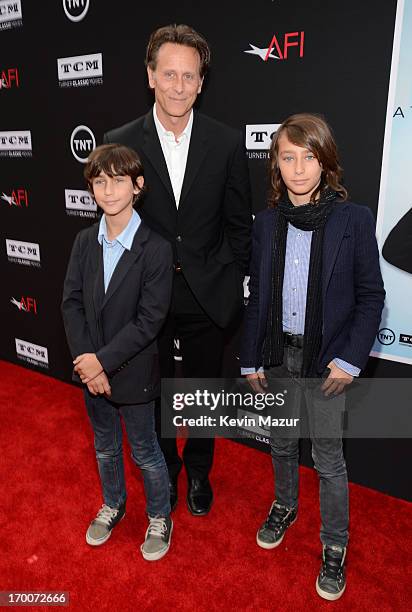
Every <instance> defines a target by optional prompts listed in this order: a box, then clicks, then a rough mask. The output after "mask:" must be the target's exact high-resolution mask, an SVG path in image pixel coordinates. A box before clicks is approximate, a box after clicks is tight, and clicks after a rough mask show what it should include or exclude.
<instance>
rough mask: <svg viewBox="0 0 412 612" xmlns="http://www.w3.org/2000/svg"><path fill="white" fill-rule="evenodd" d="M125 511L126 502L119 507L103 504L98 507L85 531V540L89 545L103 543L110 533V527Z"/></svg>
mask: <svg viewBox="0 0 412 612" xmlns="http://www.w3.org/2000/svg"><path fill="white" fill-rule="evenodd" d="M125 512H126V504H122V505H121V506H120V508H110V506H106V504H103V506H102V507H101V508H100V510H99V512H98V513H97V516H96V518H95V519H93V520H92V522H91V523H90V525H89V528H88V530H87V533H86V542H87V543H88V544H90V546H100V545H101V544H104V543H105V542H106V541H107V540H108V539H109V538H110V536H111V535H112V529H113V527H115V526H116V525H117V523H118V522H119V521H121V520H122V518H123V517H124V515H125Z"/></svg>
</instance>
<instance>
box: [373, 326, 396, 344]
mask: <svg viewBox="0 0 412 612" xmlns="http://www.w3.org/2000/svg"><path fill="white" fill-rule="evenodd" d="M377 338H378V342H380V343H381V344H385V345H386V346H389V345H390V344H393V343H394V342H395V334H394V333H393V331H392V330H391V329H389V328H388V327H382V329H380V330H379V331H378V335H377Z"/></svg>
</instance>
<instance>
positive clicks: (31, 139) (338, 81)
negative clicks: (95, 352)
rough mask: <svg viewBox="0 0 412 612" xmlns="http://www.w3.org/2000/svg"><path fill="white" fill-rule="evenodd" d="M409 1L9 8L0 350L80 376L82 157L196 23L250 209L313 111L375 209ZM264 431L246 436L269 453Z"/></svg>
mask: <svg viewBox="0 0 412 612" xmlns="http://www.w3.org/2000/svg"><path fill="white" fill-rule="evenodd" d="M408 3H409V4H410V2H409V0H406V4H408ZM398 4H399V6H397V2H396V0H386V2H383V3H380V4H379V9H378V10H377V6H376V2H375V0H364V1H363V2H359V0H346V1H345V2H344V3H342V2H338V1H332V2H331V1H326V0H313V1H312V2H304V1H303V0H295V1H294V2H290V1H286V0H255V2H253V3H252V2H236V1H233V0H228V1H226V2H219V3H217V2H209V3H200V4H199V3H193V2H189V1H186V0H185V1H179V2H175V3H171V2H169V1H165V0H158V2H157V3H156V4H155V5H153V6H151V5H150V4H148V5H144V4H141V3H136V2H133V1H132V0H117V2H112V1H109V0H107V1H105V0H99V1H98V0H54V1H53V2H52V1H49V2H42V3H38V2H33V0H0V50H1V52H0V224H1V225H0V227H1V230H0V231H1V243H0V266H1V267H0V272H1V277H2V279H3V281H2V282H3V285H2V286H3V289H2V292H1V304H0V308H1V315H2V324H1V352H0V357H1V358H3V359H6V360H8V361H11V362H14V363H18V364H20V365H23V366H26V367H29V368H34V369H36V370H38V371H41V372H44V373H45V374H48V375H50V376H54V377H57V378H59V379H62V380H65V381H69V380H70V379H71V357H70V354H69V352H68V349H67V346H66V341H65V336H64V330H63V325H62V321H61V315H60V301H61V293H62V283H63V278H64V274H65V269H66V264H67V260H68V257H69V253H70V249H71V245H72V242H73V239H74V236H75V234H76V233H77V232H78V231H79V230H80V229H82V228H83V227H86V226H87V225H89V224H91V223H94V222H96V220H97V219H98V211H97V208H96V204H95V203H94V201H93V199H92V198H91V196H90V195H89V193H88V192H87V191H86V187H85V184H84V180H83V176H82V173H83V168H84V163H85V161H86V159H87V156H88V154H89V153H90V151H91V150H92V149H93V148H94V147H95V146H96V145H98V144H100V143H101V142H102V137H103V133H104V132H105V131H107V130H108V129H111V128H113V127H116V126H118V125H121V124H123V123H126V122H127V121H131V120H132V119H134V118H136V117H138V116H140V115H142V114H143V113H145V112H147V110H148V109H149V108H150V106H151V105H152V104H153V98H152V94H151V92H150V90H149V88H148V84H147V78H146V70H145V67H144V56H145V48H146V44H147V41H148V37H149V35H150V33H151V31H152V30H154V29H155V28H157V27H159V26H161V25H165V24H168V23H187V24H190V25H192V26H193V27H194V28H196V29H197V30H198V31H200V32H201V33H202V34H203V35H204V36H205V37H206V38H207V40H208V42H209V44H210V46H211V50H212V64H211V69H210V71H209V74H208V75H207V77H206V81H205V86H204V87H203V91H202V94H201V96H200V97H199V99H198V102H197V107H198V108H199V109H200V110H201V111H202V112H204V113H206V114H209V115H211V116H212V117H215V118H216V119H218V120H220V121H223V122H225V123H227V124H229V125H231V126H233V127H236V128H238V129H239V130H241V131H242V132H243V134H244V138H245V145H246V154H247V157H248V160H249V167H250V173H251V179H252V190H253V207H254V212H257V211H259V210H261V209H262V208H264V207H265V206H266V192H267V179H266V174H267V159H268V150H269V146H270V139H271V136H272V134H273V132H274V131H275V130H276V128H277V126H278V125H279V124H280V123H281V122H282V121H283V119H285V118H286V117H287V116H288V115H290V114H292V113H295V112H302V111H308V112H316V113H321V114H323V115H324V116H325V117H326V119H327V120H328V121H329V123H330V124H331V125H332V127H333V130H334V133H335V136H336V140H337V142H338V144H339V148H340V152H341V161H342V165H343V167H344V169H345V184H346V186H347V188H348V190H349V192H350V196H351V199H352V200H354V201H357V202H359V203H363V204H365V205H367V206H369V207H370V208H371V209H372V211H373V212H374V214H376V213H377V210H378V200H379V191H380V180H381V165H382V154H383V145H384V137H385V125H386V127H387V129H388V121H387V112H388V117H390V119H391V120H392V116H393V115H394V114H395V110H396V107H395V101H392V104H393V109H389V108H388V107H387V104H388V92H389V84H390V77H391V63H392V51H393V43H394V32H395V24H396V22H397V13H398V22H399V19H400V9H402V15H403V8H404V2H403V0H400V2H399V3H398ZM402 15H401V17H402ZM398 29H399V28H398ZM398 34H399V32H398ZM392 72H393V66H392ZM409 95H410V92H409ZM410 105H411V101H410V98H409V101H406V102H405V103H404V105H403V119H402V121H404V122H405V123H406V121H407V120H408V119H409V121H410V118H409V117H407V116H406V115H407V113H410ZM399 118H400V111H399V110H398V111H397V114H396V119H399ZM402 125H404V124H402ZM409 125H410V123H409ZM409 195H410V194H409ZM403 205H404V208H405V209H408V208H410V207H411V202H410V199H409V204H408V205H407V201H404V202H403ZM405 212H406V210H405ZM393 216H394V217H400V216H401V215H393ZM409 276H410V275H409ZM409 282H410V281H409ZM245 299H247V290H245ZM388 327H389V325H388ZM392 327H393V325H392ZM402 331H403V332H404V333H405V334H407V333H408V331H409V332H411V331H412V329H411V328H410V329H409V330H406V329H405V330H402ZM385 334H386V332H385V330H384V331H383V332H382V336H381V339H383V343H385V342H387V339H385ZM394 342H397V340H396V339H395V341H394ZM377 343H378V345H379V338H378V340H377ZM176 345H177V354H176V358H177V359H179V354H178V339H177V342H176ZM237 345H238V334H236V333H235V334H234V335H233V336H232V337H231V338H230V339H229V341H228V346H227V351H226V357H225V370H226V371H225V375H227V376H233V375H235V376H236V375H237V372H238V369H237ZM378 349H379V346H378V347H376V350H375V353H378V352H379V350H378ZM383 352H384V353H385V354H386V353H387V351H383ZM411 354H412V348H411ZM372 361H373V362H376V361H377V360H376V359H374V360H372ZM404 361H405V360H404ZM391 365H392V366H393V367H396V366H398V365H399V364H391ZM400 367H401V366H400ZM403 367H406V366H403ZM263 434H264V432H263ZM263 434H262V436H256V435H255V434H253V435H251V436H250V437H251V438H252V441H253V442H255V443H256V444H258V446H262V447H264V446H266V445H265V440H264V438H265V436H264V435H263ZM262 440H263V441H262ZM266 441H267V440H266ZM351 442H352V441H351Z"/></svg>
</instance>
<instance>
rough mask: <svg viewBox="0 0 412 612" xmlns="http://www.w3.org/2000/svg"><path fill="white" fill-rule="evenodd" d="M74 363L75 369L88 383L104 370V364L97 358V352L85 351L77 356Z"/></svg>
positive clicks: (84, 381)
mask: <svg viewBox="0 0 412 612" xmlns="http://www.w3.org/2000/svg"><path fill="white" fill-rule="evenodd" d="M73 363H74V371H75V372H77V374H78V375H79V376H80V379H81V381H82V382H83V383H85V384H86V385H87V383H88V382H90V381H91V380H93V378H96V376H97V375H98V374H100V373H101V372H103V368H102V364H101V363H100V361H99V360H98V359H97V357H96V355H95V353H83V354H82V355H79V356H78V357H76V359H75V360H74V361H73Z"/></svg>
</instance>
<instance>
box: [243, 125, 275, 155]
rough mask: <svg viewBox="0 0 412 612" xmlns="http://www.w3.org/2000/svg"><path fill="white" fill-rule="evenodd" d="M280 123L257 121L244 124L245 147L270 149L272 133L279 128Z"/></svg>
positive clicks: (249, 148)
mask: <svg viewBox="0 0 412 612" xmlns="http://www.w3.org/2000/svg"><path fill="white" fill-rule="evenodd" d="M279 126H280V123H257V124H254V125H247V126H246V149H248V150H249V151H250V150H254V151H256V150H258V151H259V150H265V151H268V150H269V149H270V145H271V143H272V138H273V135H274V134H275V132H276V130H277V129H278V128H279Z"/></svg>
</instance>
